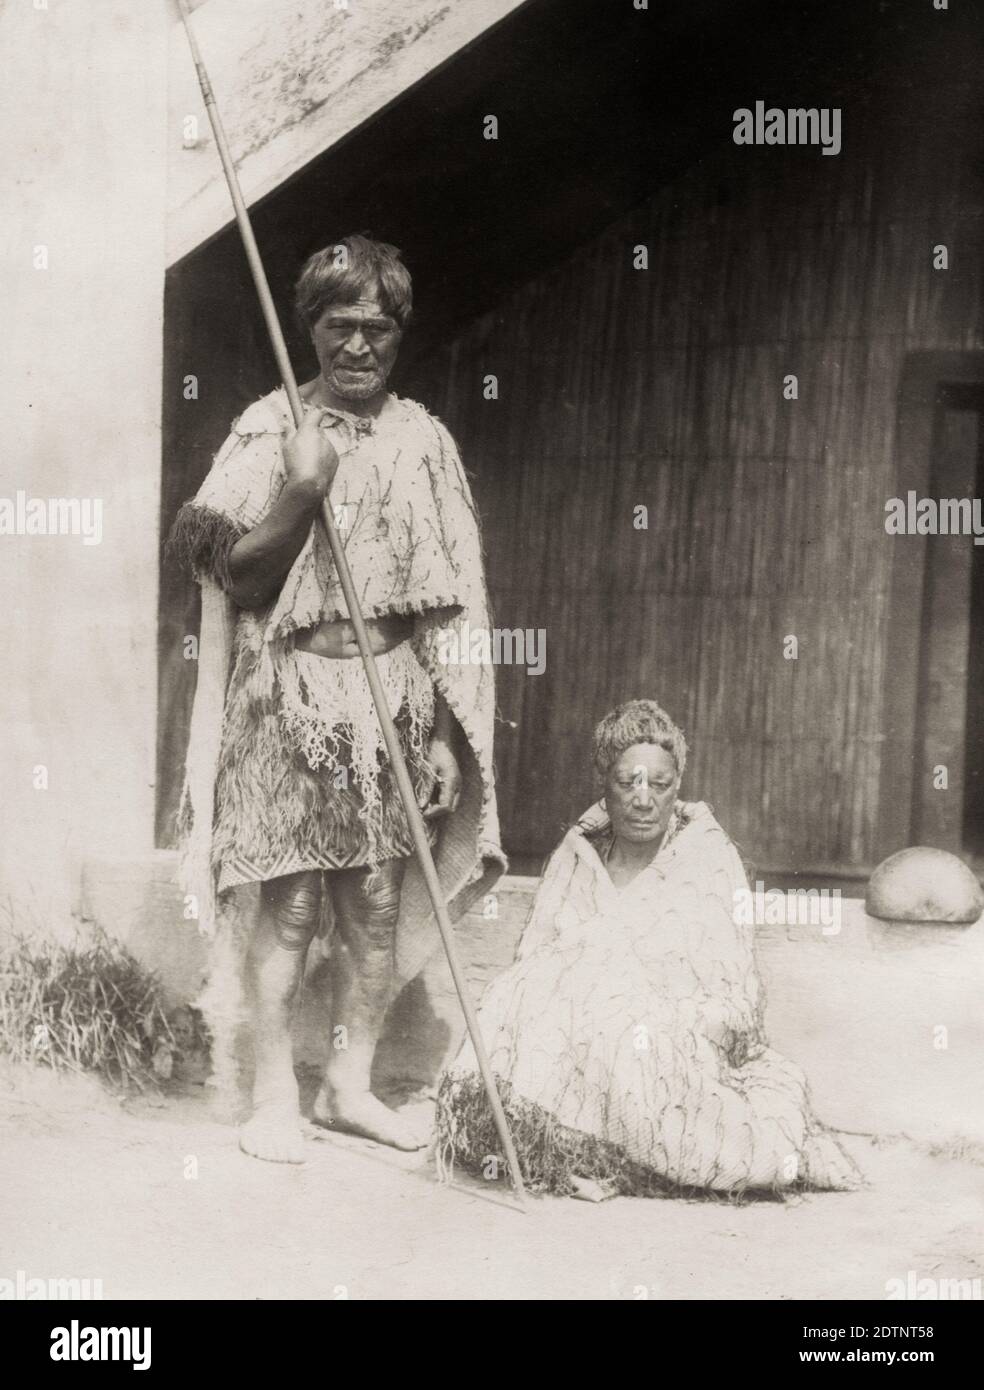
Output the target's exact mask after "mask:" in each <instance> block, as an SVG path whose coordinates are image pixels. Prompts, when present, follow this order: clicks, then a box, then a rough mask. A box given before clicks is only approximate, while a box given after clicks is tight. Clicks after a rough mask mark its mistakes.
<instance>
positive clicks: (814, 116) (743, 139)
mask: <svg viewBox="0 0 984 1390" xmlns="http://www.w3.org/2000/svg"><path fill="white" fill-rule="evenodd" d="M732 119H733V120H734V123H735V128H734V132H733V139H734V142H735V144H736V145H819V146H820V147H821V149H820V153H821V154H840V147H841V108H840V107H839V106H820V107H817V106H810V107H799V106H796V107H787V108H784V107H781V106H766V104H765V102H764V101H757V102H756V103H755V107H754V109H750V108H749V107H747V106H739V108H738V110H737V111H736V112H735V114H734V116H733V117H732Z"/></svg>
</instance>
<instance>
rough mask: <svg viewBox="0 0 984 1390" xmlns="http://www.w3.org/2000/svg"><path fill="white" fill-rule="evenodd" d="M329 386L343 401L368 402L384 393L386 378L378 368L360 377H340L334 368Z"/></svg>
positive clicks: (329, 379)
mask: <svg viewBox="0 0 984 1390" xmlns="http://www.w3.org/2000/svg"><path fill="white" fill-rule="evenodd" d="M328 385H329V386H330V387H331V389H332V390H333V391H334V393H335V395H336V396H341V398H342V399H343V400H346V401H367V400H369V398H370V397H371V396H375V395H378V393H379V392H380V391H382V389H383V388H384V387H385V385H386V377H385V376H384V375H383V373H382V372H381V371H380V370H379V368H378V367H375V368H373V369H372V370H371V371H367V372H365V373H362V374H360V375H358V376H356V375H355V374H353V375H352V376H339V375H338V373H337V371H336V370H335V368H332V371H331V375H330V376H329V378H328Z"/></svg>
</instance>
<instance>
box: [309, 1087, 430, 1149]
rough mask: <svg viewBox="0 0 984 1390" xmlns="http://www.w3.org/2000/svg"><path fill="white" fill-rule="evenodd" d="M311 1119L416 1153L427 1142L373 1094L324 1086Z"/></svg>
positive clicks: (343, 1131) (329, 1126) (406, 1121)
mask: <svg viewBox="0 0 984 1390" xmlns="http://www.w3.org/2000/svg"><path fill="white" fill-rule="evenodd" d="M311 1118H312V1119H313V1120H314V1121H315V1123H316V1124H319V1125H324V1126H325V1127H326V1128H327V1129H334V1130H338V1131H339V1132H340V1133H344V1134H361V1135H362V1136H363V1137H364V1138H366V1139H375V1140H376V1142H377V1143H379V1144H389V1145H390V1147H391V1148H394V1149H404V1150H406V1151H408V1152H412V1151H413V1150H414V1149H422V1148H424V1147H425V1146H426V1144H427V1139H426V1138H425V1137H423V1136H421V1135H420V1134H419V1133H418V1132H417V1130H416V1129H415V1127H414V1126H413V1125H412V1124H411V1123H410V1121H409V1120H406V1119H404V1117H403V1116H402V1115H399V1114H397V1112H396V1111H395V1110H391V1109H390V1108H389V1106H388V1105H384V1104H383V1102H382V1101H381V1100H377V1099H376V1097H375V1096H374V1095H373V1094H372V1092H371V1091H350V1092H344V1093H343V1092H340V1091H336V1090H334V1089H333V1088H331V1087H329V1086H322V1088H321V1090H320V1091H319V1092H318V1094H317V1096H316V1097H315V1102H314V1109H313V1110H312V1112H311Z"/></svg>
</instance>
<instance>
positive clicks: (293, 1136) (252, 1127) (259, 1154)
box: [239, 1101, 304, 1163]
mask: <svg viewBox="0 0 984 1390" xmlns="http://www.w3.org/2000/svg"><path fill="white" fill-rule="evenodd" d="M239 1147H240V1148H241V1149H242V1151H243V1153H245V1154H252V1156H253V1157H254V1158H265V1159H266V1160H267V1161H268V1162H269V1163H303V1162H304V1141H303V1139H302V1138H301V1126H300V1116H299V1115H298V1113H297V1109H296V1107H294V1106H292V1105H290V1104H289V1103H287V1102H281V1101H266V1102H265V1103H264V1104H262V1105H258V1106H257V1107H256V1109H255V1110H254V1111H253V1114H252V1115H251V1116H250V1118H249V1119H248V1120H247V1121H246V1123H245V1124H244V1125H243V1127H242V1129H241V1130H240V1131H239Z"/></svg>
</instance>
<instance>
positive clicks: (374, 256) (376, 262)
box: [294, 236, 413, 333]
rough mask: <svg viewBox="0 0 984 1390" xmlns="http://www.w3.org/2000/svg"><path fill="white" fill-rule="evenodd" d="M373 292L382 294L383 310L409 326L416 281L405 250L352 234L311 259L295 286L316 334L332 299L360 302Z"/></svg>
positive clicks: (300, 311)
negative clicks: (403, 253)
mask: <svg viewBox="0 0 984 1390" xmlns="http://www.w3.org/2000/svg"><path fill="white" fill-rule="evenodd" d="M368 295H378V296H379V302H380V304H381V305H382V307H383V310H384V311H385V312H386V313H387V314H390V315H391V316H392V317H393V318H394V319H396V321H397V323H398V324H399V325H400V327H401V328H406V326H407V324H408V322H409V321H410V311H411V309H412V308H413V286H412V283H411V280H410V272H409V270H407V268H406V266H405V265H404V264H403V260H402V258H401V255H400V252H399V251H398V250H397V248H396V247H395V246H389V245H388V244H387V243H386V242H385V241H372V240H370V238H369V237H365V236H347V237H342V239H341V240H340V241H333V242H332V244H331V245H330V246H325V247H324V248H323V249H322V250H321V251H315V253H314V255H313V256H310V257H309V258H308V259H307V261H305V263H304V268H303V269H302V271H301V273H300V276H299V277H298V281H297V285H296V287H295V289H294V307H295V309H296V310H297V315H298V317H299V318H300V320H301V323H302V324H303V325H304V327H305V328H306V329H307V331H308V332H309V333H310V331H311V329H312V328H313V327H314V325H315V324H316V323H317V322H318V319H319V318H320V317H321V315H322V314H323V313H324V311H325V309H326V308H327V307H328V305H329V304H354V303H355V301H356V300H357V299H362V298H363V297H366V296H368Z"/></svg>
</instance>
